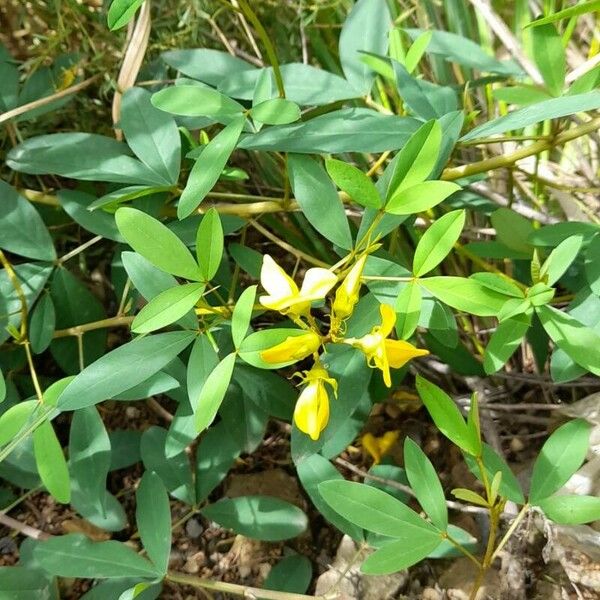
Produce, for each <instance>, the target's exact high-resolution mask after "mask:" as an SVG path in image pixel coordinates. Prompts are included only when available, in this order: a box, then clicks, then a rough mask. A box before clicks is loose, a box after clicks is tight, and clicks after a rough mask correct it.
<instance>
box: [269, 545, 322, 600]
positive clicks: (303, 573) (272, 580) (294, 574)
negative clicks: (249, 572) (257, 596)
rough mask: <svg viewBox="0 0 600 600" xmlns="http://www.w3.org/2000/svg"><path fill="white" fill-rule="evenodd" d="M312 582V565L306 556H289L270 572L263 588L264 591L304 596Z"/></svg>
mask: <svg viewBox="0 0 600 600" xmlns="http://www.w3.org/2000/svg"><path fill="white" fill-rule="evenodd" d="M311 580H312V564H311V562H310V560H309V559H308V558H306V556H302V555H300V554H290V555H289V556H285V557H284V558H282V559H281V560H280V561H279V562H278V563H277V564H276V565H275V566H274V567H273V568H272V569H271V570H270V571H269V574H268V575H267V578H266V579H265V582H264V584H263V587H264V588H265V589H266V590H277V591H278V592H291V593H295V594H304V593H305V592H306V590H308V586H309V585H310V582H311Z"/></svg>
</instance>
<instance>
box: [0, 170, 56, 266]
mask: <svg viewBox="0 0 600 600" xmlns="http://www.w3.org/2000/svg"><path fill="white" fill-rule="evenodd" d="M0 196H1V197H2V201H1V202H0V248H3V249H4V250H8V251H9V252H13V253H14V254H18V255H20V256H27V257H29V258H35V259H37V260H47V261H53V260H55V259H56V252H55V250H54V244H53V242H52V238H51V237H50V233H49V232H48V228H47V227H46V225H45V223H44V221H43V220H42V218H41V217H40V215H39V214H38V212H37V210H36V209H35V208H34V207H33V205H32V204H31V202H29V201H28V200H26V199H25V198H23V196H21V195H20V194H18V193H17V192H16V190H15V189H14V188H12V187H11V186H10V185H8V184H7V183H5V182H4V181H0Z"/></svg>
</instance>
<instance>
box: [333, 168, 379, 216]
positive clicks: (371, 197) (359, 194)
mask: <svg viewBox="0 0 600 600" xmlns="http://www.w3.org/2000/svg"><path fill="white" fill-rule="evenodd" d="M325 168H326V169H327V173H329V177H331V179H333V182H334V183H335V185H337V186H338V187H339V188H340V190H342V191H343V192H346V194H348V196H350V198H351V199H352V200H354V202H356V203H357V204H360V205H361V206H365V207H367V208H375V209H377V208H381V198H380V197H379V192H378V191H377V188H376V187H375V184H374V183H373V182H372V181H371V180H370V179H369V178H368V177H367V176H366V175H365V174H364V173H363V172H362V171H361V170H360V169H357V168H356V167H355V166H353V165H350V164H348V163H345V162H343V161H341V160H336V159H335V158H328V159H327V160H326V161H325Z"/></svg>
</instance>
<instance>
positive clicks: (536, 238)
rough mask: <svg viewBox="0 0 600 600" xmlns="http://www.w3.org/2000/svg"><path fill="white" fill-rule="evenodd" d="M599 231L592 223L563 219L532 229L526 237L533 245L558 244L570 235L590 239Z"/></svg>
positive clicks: (553, 245) (551, 245) (552, 245)
mask: <svg viewBox="0 0 600 600" xmlns="http://www.w3.org/2000/svg"><path fill="white" fill-rule="evenodd" d="M599 232H600V227H599V226H598V225H594V224H593V223H580V222H578V221H565V222H562V223H554V224H552V225H545V226H544V227H540V228H539V229H534V230H533V231H532V232H531V233H530V234H529V237H528V239H527V241H528V242H529V243H530V244H533V245H534V246H550V247H553V248H554V247H555V246H558V244H560V243H561V242H562V241H563V240H566V239H567V238H568V237H570V236H572V235H580V234H581V235H583V238H584V240H586V241H587V240H589V239H591V238H592V237H593V236H594V235H595V234H596V233H599Z"/></svg>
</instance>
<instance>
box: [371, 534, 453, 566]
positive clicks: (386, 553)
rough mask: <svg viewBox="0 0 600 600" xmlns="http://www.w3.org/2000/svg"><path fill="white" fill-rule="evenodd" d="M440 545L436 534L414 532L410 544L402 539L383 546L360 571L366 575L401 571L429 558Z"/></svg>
mask: <svg viewBox="0 0 600 600" xmlns="http://www.w3.org/2000/svg"><path fill="white" fill-rule="evenodd" d="M441 543H442V538H441V537H440V536H439V535H437V534H436V535H435V536H434V535H432V534H429V533H428V534H424V533H423V532H421V531H419V532H416V533H415V534H414V536H413V537H412V539H411V540H410V543H407V540H405V539H403V540H398V541H395V542H389V543H387V544H385V545H384V546H383V547H382V548H380V549H379V550H377V551H376V552H375V553H374V554H371V556H369V557H368V558H367V560H365V562H364V563H363V564H362V566H361V570H362V572H363V573H366V574H367V575H388V574H390V573H396V572H398V571H402V570H403V569H406V568H407V567H410V566H412V565H414V564H416V563H418V562H419V561H421V560H423V559H424V558H426V557H427V556H429V554H431V553H432V552H433V551H434V550H435V549H436V548H437V547H438V546H439V545H440V544H441Z"/></svg>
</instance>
